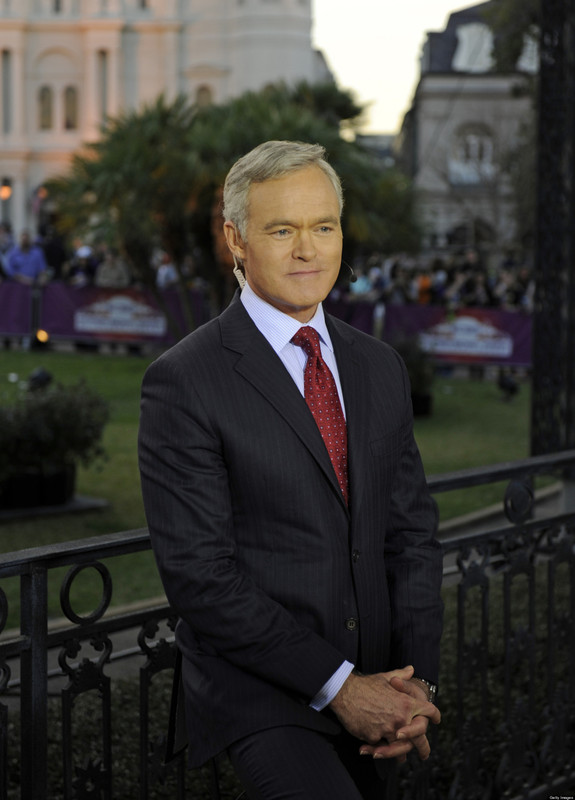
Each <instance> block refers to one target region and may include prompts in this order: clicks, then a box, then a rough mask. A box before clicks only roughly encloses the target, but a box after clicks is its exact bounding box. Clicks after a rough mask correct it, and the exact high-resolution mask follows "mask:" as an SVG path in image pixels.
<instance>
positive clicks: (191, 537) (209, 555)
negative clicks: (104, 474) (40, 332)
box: [139, 358, 344, 700]
mask: <svg viewBox="0 0 575 800" xmlns="http://www.w3.org/2000/svg"><path fill="white" fill-rule="evenodd" d="M230 405H231V404H230ZM139 458H140V473H141V480H142V491H143V497H144V504H145V509H146V516H147V519H148V526H149V530H150V536H151V540H152V545H153V549H154V553H155V556H156V560H157V563H158V567H159V571H160V574H161V577H162V580H163V583H164V587H165V591H166V595H167V597H168V600H169V602H170V604H171V605H172V606H173V608H174V609H175V611H176V612H177V614H178V615H179V616H180V617H181V618H182V619H183V620H184V621H185V622H186V623H187V625H188V626H189V628H190V629H191V630H192V631H193V633H194V636H195V639H196V646H198V647H199V648H201V649H202V650H204V651H205V652H206V653H207V654H210V653H211V654H214V655H216V654H217V655H219V656H221V657H223V658H225V659H226V660H227V661H229V662H230V663H232V664H233V665H235V666H236V667H238V668H240V669H242V670H246V671H247V672H250V673H252V674H255V675H257V676H259V677H260V678H263V679H264V680H266V681H268V682H271V683H274V684H276V685H279V686H281V687H283V688H285V689H287V690H290V691H294V692H295V693H297V694H298V695H300V696H302V697H304V698H305V699H307V700H309V699H310V698H312V697H313V696H314V695H315V694H316V692H317V691H318V690H319V689H320V687H321V686H323V684H324V683H325V682H326V681H327V679H328V678H329V677H330V676H331V675H332V674H333V673H334V672H335V671H336V670H337V669H338V667H339V666H340V664H341V663H342V661H343V660H344V658H343V656H342V655H341V653H339V652H338V650H337V649H336V648H334V647H333V646H332V645H331V644H329V643H328V642H327V641H325V640H324V639H323V638H321V637H320V636H318V635H317V634H316V633H315V632H313V631H312V630H310V629H308V628H306V627H304V626H302V625H300V624H298V623H297V622H296V620H295V619H294V618H293V616H292V615H291V614H290V613H289V612H288V611H287V610H286V609H285V608H284V607H283V606H281V605H280V604H279V603H277V602H275V601H274V600H273V599H272V598H270V597H269V596H268V595H267V594H265V593H264V592H263V591H262V590H261V589H260V588H259V587H258V586H257V585H255V583H254V582H253V580H252V579H251V578H250V576H249V575H247V574H245V573H244V572H242V571H241V570H240V569H239V568H238V564H237V560H236V545H235V539H234V507H233V502H232V496H231V490H230V476H229V474H228V467H227V465H226V456H225V442H222V441H221V440H220V437H219V435H218V433H217V431H216V430H215V426H214V424H213V421H212V420H211V419H210V415H209V413H208V410H207V409H206V407H205V404H204V403H203V401H202V399H201V398H200V396H199V393H198V391H196V389H195V387H194V386H193V383H192V381H191V379H190V376H189V372H188V371H187V370H186V371H184V370H183V369H181V365H180V364H178V363H176V362H175V361H174V360H167V359H163V358H160V359H159V360H158V361H156V362H155V363H154V364H152V365H151V367H150V368H149V369H148V371H147V373H146V376H145V378H144V383H143V388H142V406H141V420H140V432H139Z"/></svg>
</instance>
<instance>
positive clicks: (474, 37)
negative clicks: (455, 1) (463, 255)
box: [398, 2, 538, 254]
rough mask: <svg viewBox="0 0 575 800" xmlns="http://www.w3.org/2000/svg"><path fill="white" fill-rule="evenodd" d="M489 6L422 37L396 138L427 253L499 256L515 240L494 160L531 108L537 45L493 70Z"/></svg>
mask: <svg viewBox="0 0 575 800" xmlns="http://www.w3.org/2000/svg"><path fill="white" fill-rule="evenodd" d="M490 5H491V3H489V2H487V3H480V4H478V5H474V6H471V7H469V8H465V9H463V10H461V11H457V12H454V13H452V14H451V15H450V17H449V20H448V23H447V26H446V27H445V29H444V30H443V31H439V32H430V33H428V34H427V37H426V40H425V43H424V46H423V51H422V56H421V70H420V78H419V82H418V84H417V87H416V90H415V94H414V97H413V101H412V105H411V108H410V109H409V111H408V112H407V114H406V116H405V118H404V121H403V126H402V130H401V133H400V135H399V137H398V138H399V150H400V158H401V163H402V164H403V167H404V169H406V171H407V172H408V173H409V174H410V176H411V177H412V178H413V180H414V184H415V188H416V190H417V197H418V209H419V214H420V218H421V221H422V223H423V226H424V231H425V239H424V247H425V250H427V251H428V252H429V251H431V252H433V251H435V252H437V251H439V252H445V251H449V250H451V251H453V250H461V249H462V248H473V249H480V250H482V251H483V252H484V253H486V254H489V253H492V254H499V253H501V252H503V251H504V250H505V249H506V248H508V247H511V246H513V245H515V244H516V241H515V240H516V231H515V228H516V224H515V218H514V196H513V192H512V188H511V185H510V181H509V178H508V176H507V175H506V174H505V171H504V168H503V165H504V162H505V159H506V157H507V156H508V154H509V152H511V151H512V150H513V149H514V147H515V146H516V144H517V141H518V137H519V135H520V131H521V126H522V125H523V124H524V123H526V122H528V121H529V119H530V117H531V114H532V113H533V112H532V99H531V97H530V94H529V92H528V91H526V89H527V83H528V80H529V76H530V75H532V74H533V73H534V72H536V70H537V62H538V58H537V48H536V46H535V44H534V42H533V41H531V40H526V42H525V46H524V49H523V53H522V55H521V58H520V59H519V61H518V62H517V64H516V69H515V70H514V71H513V72H510V73H501V72H499V71H498V70H497V69H496V67H495V64H494V62H493V58H492V46H493V32H492V31H491V29H490V28H489V26H488V24H487V21H486V18H485V16H484V14H485V11H486V9H487V7H488V6H490Z"/></svg>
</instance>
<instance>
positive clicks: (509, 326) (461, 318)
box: [0, 282, 532, 367]
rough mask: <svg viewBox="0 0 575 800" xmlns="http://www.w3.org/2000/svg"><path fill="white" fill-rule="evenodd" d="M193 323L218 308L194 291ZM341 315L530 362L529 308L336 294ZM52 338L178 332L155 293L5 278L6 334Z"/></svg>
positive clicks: (333, 303) (2, 325) (383, 333)
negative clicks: (383, 301) (449, 305)
mask: <svg viewBox="0 0 575 800" xmlns="http://www.w3.org/2000/svg"><path fill="white" fill-rule="evenodd" d="M189 292H190V300H191V305H192V309H193V316H194V323H195V325H196V326H197V325H201V324H203V323H204V322H207V321H208V319H210V316H211V315H212V310H211V308H210V305H209V303H208V299H207V298H206V297H205V296H204V295H203V294H202V293H201V292H200V291H197V290H194V289H191V290H189ZM163 299H164V302H165V305H166V308H167V309H168V310H169V313H170V315H171V316H172V317H173V318H174V319H175V320H176V323H177V326H178V328H179V329H180V330H183V331H185V330H186V322H185V315H184V313H183V310H182V303H181V297H180V295H179V293H178V290H177V289H166V290H164V292H163ZM325 306H326V308H327V310H328V311H329V312H330V313H332V314H334V315H335V316H336V317H338V318H340V319H343V320H344V321H346V322H348V323H349V324H350V325H353V326H354V327H356V328H358V329H359V330H362V331H364V332H366V333H370V334H374V335H376V336H380V337H381V338H383V339H384V340H386V341H389V342H392V343H396V342H399V341H401V340H405V339H415V338H417V339H418V340H419V342H420V344H421V346H422V347H423V349H424V350H426V351H427V352H428V353H430V355H431V356H432V357H433V358H434V360H435V361H437V362H457V363H462V362H463V363H476V364H495V365H502V366H513V367H517V366H521V367H529V366H530V364H531V328H532V320H531V317H530V315H529V314H526V313H524V312H521V311H502V310H500V309H490V308H460V309H456V310H449V309H446V308H443V307H440V306H419V305H402V306H395V305H389V306H387V307H385V308H384V307H383V306H381V305H377V304H375V303H373V302H368V301H366V300H358V299H355V298H349V297H347V296H346V295H343V294H339V295H336V294H334V295H333V296H331V297H330V298H328V300H327V301H326V303H325ZM38 330H41V331H44V332H45V335H46V337H48V338H49V339H52V340H55V341H57V340H73V341H77V342H96V343H97V342H116V343H121V342H124V343H135V344H144V343H155V344H157V345H159V346H169V345H171V344H173V343H174V342H175V340H176V338H177V334H176V333H175V332H174V330H173V329H172V327H171V326H170V325H169V323H168V319H167V316H166V313H165V311H164V310H163V309H162V308H160V306H159V305H158V302H157V300H156V298H155V297H154V295H153V293H152V292H151V291H149V290H147V289H137V288H127V289H99V288H96V287H82V288H79V287H73V286H68V285H67V284H64V283H59V282H54V283H50V284H47V285H46V286H44V287H29V286H23V285H21V284H18V283H3V284H0V336H4V337H18V336H21V337H34V336H36V333H37V331H38Z"/></svg>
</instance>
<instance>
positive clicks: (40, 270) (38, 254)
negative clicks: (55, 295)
mask: <svg viewBox="0 0 575 800" xmlns="http://www.w3.org/2000/svg"><path fill="white" fill-rule="evenodd" d="M4 272H5V274H6V277H7V278H8V279H9V280H13V281H17V282H18V283H23V284H26V285H27V286H32V285H34V284H37V283H39V284H41V283H45V282H46V281H47V280H48V265H47V264H46V259H45V258H44V253H43V251H42V248H41V247H39V246H38V245H37V244H34V242H33V241H32V237H31V236H30V232H29V231H27V230H24V231H22V233H21V234H20V243H19V244H18V245H15V246H14V247H13V248H12V250H10V252H9V253H8V255H7V256H6V263H5V266H4Z"/></svg>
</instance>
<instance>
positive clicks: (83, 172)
mask: <svg viewBox="0 0 575 800" xmlns="http://www.w3.org/2000/svg"><path fill="white" fill-rule="evenodd" d="M362 112H363V108H362V107H361V106H360V105H358V104H357V103H356V101H355V100H354V97H353V94H352V93H351V92H346V91H342V90H340V89H338V88H337V87H335V86H334V85H333V84H328V85H326V86H323V85H319V86H311V85H309V84H306V83H300V84H298V85H297V86H295V87H288V86H286V85H285V84H283V83H280V84H276V85H272V86H268V87H266V88H265V89H263V90H262V91H260V92H247V93H245V94H243V95H242V96H240V97H238V98H235V99H233V100H230V101H229V102H227V103H225V104H223V105H219V106H209V107H196V106H193V105H191V104H190V103H189V101H188V100H187V99H186V98H184V97H179V98H178V99H176V100H175V101H174V102H172V103H168V102H167V101H166V100H165V98H163V97H160V98H159V99H158V100H157V101H156V102H155V103H154V104H152V105H149V106H146V107H144V108H143V109H142V110H140V111H137V112H131V113H128V114H123V115H121V116H119V117H117V118H115V119H111V120H109V121H108V122H107V124H106V125H105V126H104V128H103V130H102V137H101V139H100V141H98V142H97V143H94V144H91V145H89V146H87V147H86V148H85V150H84V151H83V152H81V153H78V154H77V155H76V156H75V158H74V159H73V162H72V165H71V168H70V171H69V172H68V174H67V175H65V176H63V177H62V178H58V179H55V180H52V181H51V182H50V183H49V184H47V188H48V191H49V193H50V195H51V197H52V198H53V199H54V200H55V201H56V203H57V206H58V209H59V219H60V227H61V228H62V229H63V230H64V232H68V233H69V232H75V233H76V234H79V233H81V234H84V235H90V237H91V238H92V240H94V239H101V240H104V241H107V242H109V243H110V244H113V245H115V246H116V247H118V248H119V249H120V251H121V252H122V253H123V254H124V256H125V257H126V258H127V259H128V261H129V263H130V265H131V267H132V269H133V271H134V273H135V274H136V275H137V276H138V279H139V280H140V281H141V282H142V283H143V284H144V285H146V286H148V287H149V288H150V289H151V290H152V291H154V292H155V293H156V296H157V299H158V302H159V303H160V304H161V307H162V308H163V309H164V311H165V312H166V313H167V309H166V308H165V305H164V302H163V293H162V292H159V291H158V290H157V288H156V284H155V273H154V270H153V268H152V266H151V262H152V253H153V251H154V249H155V248H156V247H161V248H162V249H163V250H164V251H166V252H167V253H168V255H169V256H170V258H171V259H172V261H173V263H174V265H175V267H176V269H177V271H178V274H179V286H180V287H181V296H182V301H183V304H184V308H185V309H186V310H187V319H186V328H187V329H191V328H192V327H193V318H192V312H191V308H190V302H189V293H188V292H187V291H186V281H187V276H186V273H185V271H184V268H183V264H184V257H185V255H186V253H189V252H190V250H191V249H192V247H195V248H198V247H200V248H202V249H203V251H204V253H206V258H205V259H204V260H205V262H206V264H207V268H205V272H206V277H207V278H208V280H209V281H210V282H211V283H212V284H217V283H218V282H220V283H221V282H222V281H223V280H224V278H223V275H224V274H225V275H229V274H230V270H229V269H228V268H227V266H226V269H225V270H222V269H221V268H219V266H218V262H221V261H222V259H224V258H225V255H224V253H225V247H224V248H218V247H217V246H215V245H216V244H217V243H216V242H215V241H214V240H215V239H217V237H218V233H217V231H218V230H221V218H220V217H219V205H218V201H219V194H218V190H219V189H221V185H222V184H223V180H224V178H225V175H226V173H227V171H228V170H229V168H230V166H231V165H232V164H233V163H234V161H235V160H236V159H237V158H238V157H239V156H241V155H242V154H244V153H246V152H247V151H249V150H250V149H252V148H253V147H255V146H256V145H257V144H259V143H261V142H263V141H266V140H268V139H295V140H299V141H308V142H318V143H320V144H322V145H323V146H324V147H325V148H326V150H327V153H328V157H329V160H330V162H331V163H332V164H333V166H334V167H335V169H336V170H337V171H338V173H339V174H340V176H341V178H342V180H343V184H344V188H345V194H346V209H345V216H344V233H345V236H346V250H347V253H348V254H351V253H352V252H353V251H354V249H356V248H358V247H364V248H377V249H382V248H383V249H405V248H406V246H407V245H406V243H407V242H409V243H410V245H411V247H410V249H411V248H412V247H415V246H416V243H417V228H416V226H415V225H414V224H413V222H412V203H411V195H410V190H409V186H408V185H407V184H406V183H405V180H404V179H402V178H401V177H400V176H398V175H395V174H391V173H387V172H385V171H382V170H381V169H380V168H379V167H378V166H377V165H375V164H374V162H373V159H372V158H371V156H370V155H369V153H368V152H367V151H366V150H365V149H364V148H363V147H362V146H360V145H359V144H358V143H356V142H355V141H353V140H352V139H350V138H349V137H348V136H344V135H342V128H343V127H346V128H347V130H352V129H353V127H354V126H355V125H357V124H358V121H359V120H360V119H361V115H362ZM168 318H169V317H168ZM174 324H175V323H174V321H173V320H172V328H173V326H174ZM182 333H183V331H182Z"/></svg>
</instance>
